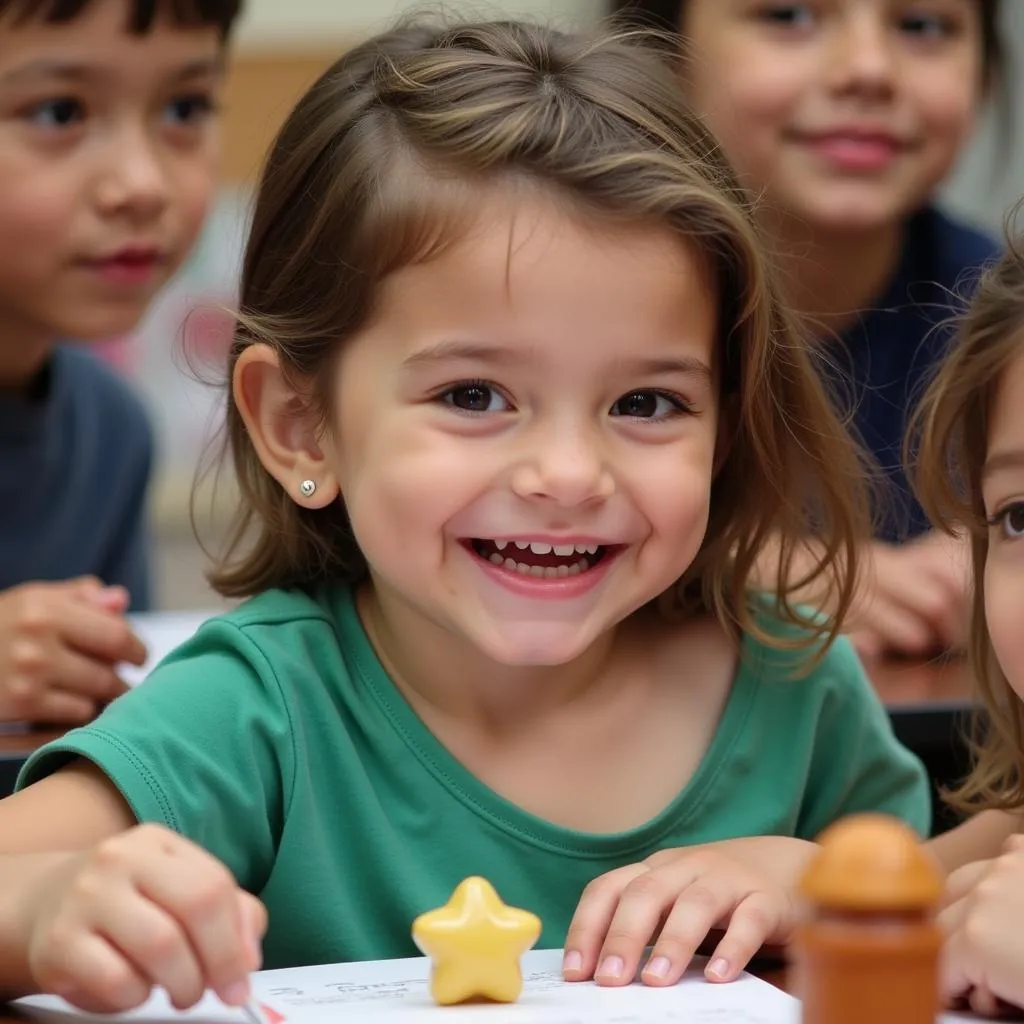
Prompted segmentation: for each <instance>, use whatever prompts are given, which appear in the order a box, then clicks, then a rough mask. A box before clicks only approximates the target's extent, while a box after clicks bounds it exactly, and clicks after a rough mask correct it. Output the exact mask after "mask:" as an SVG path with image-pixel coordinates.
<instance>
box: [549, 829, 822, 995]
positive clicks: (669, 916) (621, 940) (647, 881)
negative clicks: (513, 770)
mask: <svg viewBox="0 0 1024 1024" xmlns="http://www.w3.org/2000/svg"><path fill="white" fill-rule="evenodd" d="M813 849H814V847H813V844H810V843H805V842H802V841H801V840H797V839H779V838H775V837H763V838H761V839H751V840H734V841H732V842H724V843H715V844H713V845H710V846H704V847H693V848H690V849H675V850H662V851H660V852H659V853H656V854H654V855H653V856H651V857H648V858H647V859H646V860H645V861H643V862H641V863H639V864H631V865H629V866H627V867H623V868H618V869H617V870H615V871H610V872H608V873H607V874H605V875H601V876H600V877H599V878H596V879H595V880H594V881H593V882H591V883H590V885H588V886H587V888H586V889H585V890H584V892H583V896H582V897H581V899H580V904H579V907H578V908H577V910H576V914H575V915H574V917H573V920H572V924H571V925H570V928H569V933H568V935H567V936H566V942H565V950H566V952H565V960H564V964H563V971H564V974H565V977H566V979H567V980H569V981H586V980H589V979H590V978H594V980H595V981H597V982H598V983H599V984H602V985H628V984H629V983H630V982H632V981H633V979H634V978H635V976H636V971H637V967H638V965H639V962H640V958H641V956H642V955H643V952H644V949H645V948H646V947H647V946H649V945H651V944H652V943H653V946H654V948H653V950H652V952H651V955H650V957H649V958H648V960H647V963H646V965H645V966H644V969H643V973H642V974H641V980H642V981H644V982H645V983H646V984H648V985H674V984H675V983H676V982H677V981H678V980H679V979H680V978H681V977H682V975H683V972H684V971H685V970H686V968H687V966H688V965H689V963H690V960H691V959H692V958H693V956H694V954H695V953H696V952H697V950H698V948H699V947H700V946H701V944H702V943H703V942H704V941H705V939H706V938H707V936H708V933H709V932H710V931H712V930H713V929H724V931H725V934H724V936H723V937H722V938H721V940H720V941H719V942H718V943H717V945H716V947H715V950H714V952H713V953H712V954H711V957H710V959H709V961H708V966H707V968H706V970H705V972H704V973H705V976H706V977H707V978H708V979H709V980H710V981H731V980H732V979H733V978H735V977H736V976H737V975H738V974H739V973H740V971H741V970H743V968H744V967H746V965H747V963H748V962H749V961H750V959H751V957H752V956H754V954H755V953H757V951H758V950H759V949H760V948H761V947H762V946H763V945H765V944H773V945H774V944H779V945H781V944H783V943H785V942H786V941H787V940H788V939H789V937H790V934H791V932H792V930H793V926H794V924H795V923H796V906H795V900H794V896H795V891H796V884H797V881H798V879H799V877H800V874H801V872H802V870H803V867H804V866H805V865H806V863H807V860H808V856H809V852H810V851H811V850H813ZM759 851H760V852H759ZM762 865H763V866H764V870H762Z"/></svg>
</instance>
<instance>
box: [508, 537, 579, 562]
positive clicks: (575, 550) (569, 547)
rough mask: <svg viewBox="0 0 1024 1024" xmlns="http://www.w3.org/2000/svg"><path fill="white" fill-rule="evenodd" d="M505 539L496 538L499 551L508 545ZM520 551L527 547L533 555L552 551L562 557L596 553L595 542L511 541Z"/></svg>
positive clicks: (547, 553) (546, 553)
mask: <svg viewBox="0 0 1024 1024" xmlns="http://www.w3.org/2000/svg"><path fill="white" fill-rule="evenodd" d="M508 543H509V542H508V541H507V540H496V541H495V542H494V546H495V547H496V548H497V549H498V550H499V551H504V550H505V548H506V547H508ZM513 543H514V544H515V546H516V547H517V548H519V550H520V551H525V550H526V549H527V548H529V549H530V550H531V551H532V552H533V553H534V554H535V555H550V554H551V552H552V551H554V553H555V554H556V555H559V556H561V557H562V558H567V557H568V556H569V555H572V554H579V555H596V554H597V545H596V544H555V545H551V544H545V543H544V541H540V540H517V541H514V542H513Z"/></svg>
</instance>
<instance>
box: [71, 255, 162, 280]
mask: <svg viewBox="0 0 1024 1024" xmlns="http://www.w3.org/2000/svg"><path fill="white" fill-rule="evenodd" d="M163 263H164V259H163V256H162V255H161V253H159V252H158V251H157V250H155V249H151V250H141V249H138V250H136V249H126V250H124V251H123V252H119V253H114V254H113V255H111V256H107V257H103V258H101V259H96V260H88V261H86V264H85V265H86V267H87V268H88V269H90V270H91V271H92V272H93V273H95V274H96V275H98V276H99V277H100V278H102V279H103V280H104V281H105V282H106V283H108V284H112V285H115V286H119V287H139V286H144V285H148V284H150V283H152V281H153V279H154V278H155V277H156V276H157V274H158V273H159V272H160V269H161V268H162V266H163Z"/></svg>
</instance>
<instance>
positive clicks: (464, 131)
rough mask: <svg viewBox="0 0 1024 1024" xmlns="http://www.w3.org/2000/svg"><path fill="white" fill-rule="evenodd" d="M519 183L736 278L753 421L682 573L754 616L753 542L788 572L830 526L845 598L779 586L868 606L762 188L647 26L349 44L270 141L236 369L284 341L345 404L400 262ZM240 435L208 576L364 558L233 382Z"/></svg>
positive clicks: (300, 573) (847, 496)
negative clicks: (663, 241) (646, 41)
mask: <svg viewBox="0 0 1024 1024" xmlns="http://www.w3.org/2000/svg"><path fill="white" fill-rule="evenodd" d="M511 181H515V182H518V183H524V184H526V185H527V186H528V187H532V188H538V189H541V190H543V191H545V192H547V193H548V194H550V195H553V196H555V197H556V198H557V199H558V200H559V201H561V202H562V203H564V204H566V205H567V206H568V207H569V208H571V209H573V210H575V211H576V212H577V213H580V214H582V215H583V216H585V217H587V218H588V219H589V220H590V222H591V223H597V224H600V223H601V219H602V218H604V219H605V220H606V221H607V222H611V221H616V220H617V221H618V222H620V223H623V222H624V223H627V224H628V223H635V224H638V225H650V224H657V225H659V226H663V227H664V229H665V230H666V231H671V232H673V233H675V234H676V235H678V236H679V237H680V238H682V239H683V240H684V241H685V242H686V243H687V244H690V245H693V246H696V247H697V248H698V249H699V250H700V251H701V253H702V255H703V257H704V259H705V260H706V262H707V265H708V267H709V269H710V271H711V275H712V280H713V283H714V285H715V288H716V292H717V297H718V303H719V321H718V332H719V340H718V345H717V352H716V360H717V363H718V365H717V372H718V378H719V380H720V381H721V395H722V402H723V407H724V408H725V409H726V410H727V413H726V415H727V416H731V417H732V419H733V429H732V436H731V440H730V443H729V445H728V449H727V451H725V452H724V453H723V454H722V455H721V457H720V464H721V469H720V472H719V473H718V475H717V477H716V479H715V481H714V485H713V491H712V510H711V518H710V523H709V526H708V530H707V534H706V538H705V541H704V544H703V547H702V549H701V551H700V554H699V555H698V557H697V559H696V561H695V563H694V565H693V566H692V567H691V568H690V570H689V571H688V573H687V575H686V577H685V578H684V579H683V580H682V581H680V586H679V587H678V588H677V589H676V590H675V591H674V594H675V595H676V596H680V597H681V596H684V595H685V596H687V597H692V598H693V599H694V600H696V601H699V602H700V603H701V604H702V605H703V606H704V607H706V608H709V609H713V610H714V611H715V613H717V614H718V615H719V616H720V617H721V618H722V620H723V621H724V622H727V623H728V624H729V625H730V626H734V627H735V626H740V627H742V628H746V629H750V630H752V631H754V632H757V630H756V628H755V626H754V624H753V622H752V617H751V612H750V609H749V607H748V605H749V600H748V595H747V586H748V580H749V579H750V576H751V570H752V566H753V563H754V562H755V560H756V559H757V557H758V555H759V553H760V552H761V551H762V550H763V549H765V547H766V545H767V543H768V542H769V540H770V539H775V540H776V541H777V543H778V551H779V552H780V554H779V557H780V559H781V562H782V565H783V567H784V569H785V570H786V571H785V572H783V574H782V578H789V576H790V575H794V574H793V573H791V572H790V571H789V569H790V566H791V563H792V561H793V559H794V555H796V554H802V553H803V552H802V550H798V549H801V548H802V539H803V538H804V537H805V536H806V533H807V530H808V528H809V524H812V525H813V527H814V528H815V530H816V531H817V535H818V537H819V538H820V540H821V542H822V545H821V548H822V554H821V556H820V558H819V559H818V560H817V561H816V563H815V566H814V568H813V569H812V570H811V571H810V573H809V574H807V575H805V576H804V577H803V578H801V579H799V580H796V581H794V585H806V584H808V583H809V582H810V581H819V580H823V579H829V580H832V581H833V583H834V588H835V592H836V593H835V599H834V603H833V604H832V605H831V607H834V608H837V609H838V612H837V616H833V617H831V618H829V617H824V616H815V617H814V618H813V619H812V618H811V617H810V616H809V615H807V614H806V613H804V615H801V614H800V612H799V611H797V610H795V609H793V608H791V607H790V605H789V603H788V602H787V600H786V597H787V593H786V592H785V591H784V590H783V589H782V588H780V591H779V593H778V594H777V598H778V603H779V606H780V610H781V611H782V612H783V613H784V614H785V615H787V616H788V617H790V618H792V619H793V620H799V621H801V622H803V621H805V619H806V621H808V622H811V623H813V626H812V628H813V630H814V636H815V637H816V638H821V637H824V636H825V635H826V634H828V633H830V632H831V631H832V630H833V629H834V627H835V626H836V624H837V621H838V618H840V617H841V616H842V614H843V613H845V610H846V608H847V607H848V605H849V602H850V599H851V594H852V590H853V583H854V581H853V572H854V566H855V559H854V554H855V551H856V547H857V544H858V542H859V540H860V538H861V537H862V536H863V535H864V533H865V530H864V513H863V508H864V504H863V501H862V500H861V491H860V486H859V480H860V464H859V461H858V458H857V454H856V450H855V449H854V448H853V447H852V446H851V444H850V442H849V440H848V438H847V436H846V434H845V432H844V430H843V427H842V425H841V424H840V423H839V422H838V421H837V419H836V418H835V416H834V414H833V413H832V411H831V408H830V404H829V401H828V398H827V397H826V394H825V392H824V390H823V388H822V385H821V383H820V382H819V376H818V373H817V372H816V368H815V366H814V365H813V364H812V354H811V350H810V348H809V346H808V345H807V344H806V343H805V340H804V338H803V337H802V336H801V335H800V334H799V333H798V331H797V329H796V328H795V326H794V322H793V321H792V320H791V318H790V316H789V314H788V313H787V311H786V309H785V307H784V306H783V304H782V302H781V300H780V298H779V290H778V288H777V285H776V282H775V280H774V277H773V275H772V273H771V270H770V268H769V266H768V265H767V263H766V260H765V257H764V255H763V250H762V247H761V245H760V243H759V239H758V235H757V229H756V227H755V224H754V219H753V216H752V211H751V210H750V209H749V208H748V202H747V198H746V196H745V194H744V193H743V191H742V190H741V189H740V187H739V186H738V184H737V182H736V180H735V179H734V177H733V175H732V173H731V171H730V169H729V167H728V165H727V163H726V161H725V160H724V158H723V157H722V156H721V155H720V153H719V149H718V146H717V144H716V142H715V140H714V139H713V138H712V137H711V136H710V135H709V134H708V132H707V131H706V130H705V129H704V128H703V127H702V126H701V122H700V120H699V119H698V118H697V117H696V116H695V115H694V114H693V113H692V112H691V111H690V110H689V109H688V107H687V105H686V102H685V100H684V99H683V97H682V96H681V94H680V91H679V89H678V88H677V86H676V81H675V78H674V76H673V75H672V73H671V71H670V70H669V69H668V68H667V67H666V65H665V62H664V61H662V60H661V59H660V58H659V57H658V56H657V55H656V54H655V53H654V52H653V51H652V50H651V49H650V48H649V47H647V46H646V45H641V36H640V34H638V33H624V34H619V35H618V36H595V37H589V36H577V35H565V34H562V33H559V32H556V31H552V30H548V29H544V28H541V27H538V26H534V25H529V24H523V23H518V22H512V21H501V22H489V23H481V24H464V25H456V26H450V27H446V26H445V25H443V24H437V23H434V22H424V21H422V20H420V21H407V22H405V23H403V24H400V25H399V27H398V28H396V29H395V30H394V31H392V32H390V33H387V34H384V35H380V36H378V37H376V38H374V39H372V40H370V41H369V42H367V43H365V44H364V45H362V46H359V47H357V48H356V49H354V50H352V51H351V52H349V53H348V54H346V55H345V56H344V57H342V58H341V59H340V60H339V61H338V62H337V63H336V64H335V65H334V66H333V67H331V68H330V69H329V70H328V71H327V72H326V73H325V74H324V75H323V77H322V78H321V79H320V80H319V81H318V82H317V83H316V84H315V85H314V86H313V87H312V88H311V89H310V91H309V92H308V93H307V95H306V96H305V97H304V98H303V99H302V100H300V102H299V104H298V106H297V107H296V108H295V110H294V112H293V113H292V114H291V116H290V117H289V118H288V120H287V122H286V124H285V125H284V127H283V128H282V130H281V132H280V134H279V136H278V138H277V140H276V142H275V143H274V145H273V147H272V150H271V152H270V155H269V158H268V161H267V164H266V167H265V169H264V172H263V176H262V181H261V183H260V187H259V194H258V197H257V200H256V204H255V211H254V216H253V222H252V228H251V235H250V238H249V243H248V248H247V251H246V255H245V260H244V268H243V274H242V285H241V313H240V317H239V323H238V327H237V330H236V333H235V338H234V342H233V345H232V348H231V353H230V359H229V368H230V369H231V370H232V371H233V368H234V366H235V362H236V360H237V359H238V356H239V354H240V353H241V352H242V351H243V350H244V349H245V348H246V346H248V345H251V344H253V343H255V342H263V343H265V344H268V345H270V346H272V347H273V348H274V349H275V350H276V351H277V353H278V355H279V359H280V362H281V365H282V367H283V368H284V371H285V373H286V374H287V375H288V377H289V378H290V382H291V383H292V385H293V386H294V387H295V388H296V389H297V390H299V391H300V393H303V394H305V395H307V396H308V400H309V402H310V408H311V409H312V410H314V411H315V412H316V413H317V414H318V415H320V416H321V417H323V421H324V422H325V423H328V422H330V421H331V413H332V409H331V401H332V396H331V394H330V393H329V391H328V390H327V389H328V388H329V385H330V382H331V374H330V372H328V371H329V368H330V365H331V362H332V360H333V358H334V356H335V354H336V353H337V351H338V350H339V346H343V345H344V344H345V342H346V341H347V340H348V339H349V338H351V337H353V335H355V334H357V332H359V331H360V330H361V329H362V328H363V327H364V325H366V324H367V322H368V319H369V318H370V317H371V316H372V314H373V310H374V302H375V299H376V297H377V294H378V290H379V286H380V284H381V282H382V280H384V278H386V277H387V275H388V274H390V273H392V272H393V271H395V270H397V269H398V268H400V267H402V266H405V265H408V264H410V263H412V262H413V261H420V260H428V259H430V257H431V256H432V255H433V254H435V253H437V252H438V251H439V249H440V248H441V247H443V246H445V245H447V244H450V243H451V242H453V241H456V240H457V239H458V238H459V237H460V230H461V229H462V227H463V226H464V225H463V223H462V222H461V221H460V219H459V214H460V212H462V214H463V219H465V218H466V217H471V216H472V210H473V208H474V205H473V202H472V197H473V194H474V191H476V190H479V189H481V188H487V187H499V188H500V187H502V184H503V183H507V182H511ZM466 211H469V212H466ZM227 438H228V443H229V445H230V452H231V455H232V456H233V461H234V465H235V469H236V471H237V475H238V479H239V481H240V486H241V498H242V500H241V503H240V508H239V512H238V519H237V521H236V523H235V529H234V531H233V532H232V535H231V542H230V545H229V549H228V552H227V555H226V557H225V559H224V560H223V561H222V562H221V564H220V566H219V567H218V568H217V570H216V571H215V572H214V573H213V575H212V580H213V582H214V584H215V586H216V587H217V588H218V589H219V590H220V592H221V593H223V594H225V595H229V596H245V595H250V594H253V593H255V592H257V591H261V590H264V589H266V588H270V587H286V586H296V585H299V586H306V585H310V584H314V583H316V582H318V581H324V580H346V581H358V580H360V579H362V578H364V576H365V572H366V565H365V563H364V560H363V556H362V554H361V552H360V550H359V548H358V546H357V544H356V541H355V539H354V538H353V536H352V532H351V529H350V526H349V522H348V519H347V516H346V514H345V511H344V508H343V507H342V506H341V505H340V504H337V505H334V506H333V507H331V508H327V509H322V510H310V509H306V508H301V507H299V506H298V505H297V504H295V503H294V502H293V501H292V499H291V498H290V497H289V496H288V494H287V493H286V492H285V491H284V489H283V488H282V487H281V486H280V485H279V484H278V483H277V482H276V481H275V480H274V479H273V478H272V477H271V476H270V474H269V473H267V472H266V471H265V470H264V468H263V466H262V465H261V464H260V461H259V459H258V458H257V456H256V453H255V451H254V449H253V447H252V444H251V443H250V440H249V438H248V436H247V433H246V429H245V426H244V423H243V421H242V417H241V415H240V414H239V412H238V410H237V409H236V408H235V407H234V406H233V404H231V403H229V407H228V410H227ZM773 550H775V549H774V548H773ZM794 646H797V645H796V644H794Z"/></svg>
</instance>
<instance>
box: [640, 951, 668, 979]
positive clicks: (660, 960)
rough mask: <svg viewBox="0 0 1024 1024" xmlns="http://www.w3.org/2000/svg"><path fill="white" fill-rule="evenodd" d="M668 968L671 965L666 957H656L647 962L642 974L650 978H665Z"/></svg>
mask: <svg viewBox="0 0 1024 1024" xmlns="http://www.w3.org/2000/svg"><path fill="white" fill-rule="evenodd" d="M669 967H671V964H670V963H669V962H668V957H667V956H656V957H654V958H653V959H651V960H648V961H647V966H646V967H645V968H644V974H646V975H647V976H648V977H651V978H667V977H668V971H669Z"/></svg>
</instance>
